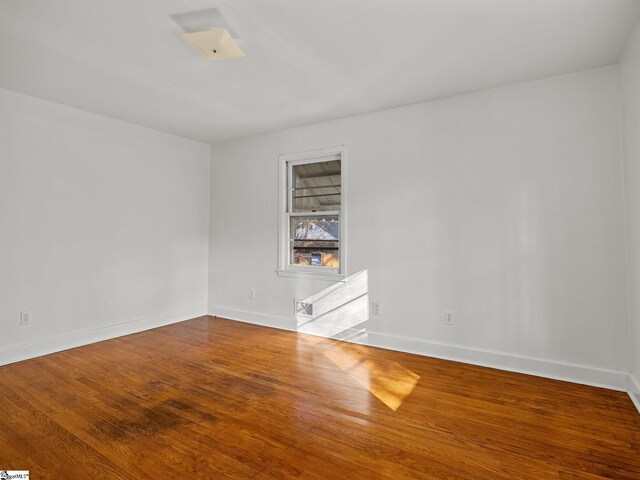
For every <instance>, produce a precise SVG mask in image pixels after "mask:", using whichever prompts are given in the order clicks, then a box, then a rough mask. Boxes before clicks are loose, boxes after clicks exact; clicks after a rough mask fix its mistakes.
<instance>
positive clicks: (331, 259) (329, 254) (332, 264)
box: [291, 241, 340, 268]
mask: <svg viewBox="0 0 640 480" xmlns="http://www.w3.org/2000/svg"><path fill="white" fill-rule="evenodd" d="M292 243H293V245H292V248H291V249H292V252H291V258H292V260H293V261H292V263H293V264H294V265H308V266H314V267H329V268H339V267H340V248H339V244H338V241H333V242H327V241H324V242H311V241H294V242H292Z"/></svg>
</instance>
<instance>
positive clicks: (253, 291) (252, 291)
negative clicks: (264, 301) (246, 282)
mask: <svg viewBox="0 0 640 480" xmlns="http://www.w3.org/2000/svg"><path fill="white" fill-rule="evenodd" d="M249 298H250V299H251V300H255V298H256V289H255V288H250V289H249Z"/></svg>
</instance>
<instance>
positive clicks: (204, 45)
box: [182, 28, 246, 60]
mask: <svg viewBox="0 0 640 480" xmlns="http://www.w3.org/2000/svg"><path fill="white" fill-rule="evenodd" d="M182 38H183V39H184V41H185V42H187V43H188V44H189V45H191V46H192V47H193V48H194V49H195V50H196V51H197V52H198V53H199V54H200V56H201V57H202V58H204V59H205V60H227V59H229V58H240V57H245V56H246V55H245V53H244V52H243V51H242V49H241V48H240V46H239V45H238V43H237V42H236V41H235V40H234V39H233V38H231V35H230V34H229V32H228V31H227V29H226V28H212V29H211V30H205V31H204V32H193V33H185V34H183V35H182Z"/></svg>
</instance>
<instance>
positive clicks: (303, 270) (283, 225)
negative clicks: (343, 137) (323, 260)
mask: <svg viewBox="0 0 640 480" xmlns="http://www.w3.org/2000/svg"><path fill="white" fill-rule="evenodd" d="M336 155H339V156H340V166H341V167H340V177H341V181H340V183H341V185H342V187H341V197H340V199H341V200H340V260H339V264H340V267H339V268H337V269H334V268H329V267H318V266H314V267H312V266H300V265H288V264H287V262H288V257H289V251H288V248H289V223H288V222H289V213H288V212H287V204H288V201H289V198H288V197H289V195H290V194H291V192H290V187H289V185H288V181H289V178H290V175H289V171H288V170H289V169H290V168H291V166H292V165H296V164H304V163H312V162H316V161H320V160H321V159H322V158H323V157H330V156H336ZM346 157H347V152H346V147H345V146H344V145H341V146H338V147H330V148H323V149H320V150H312V151H308V152H300V153H289V154H285V155H280V157H279V162H280V165H279V168H280V171H279V177H278V179H279V181H278V218H279V225H278V226H279V228H278V232H279V234H278V268H277V269H276V272H277V273H278V275H279V276H282V277H298V278H313V279H318V280H334V281H335V280H342V279H344V278H345V277H346V274H347V264H346V258H347V255H346V252H347V235H346V228H345V226H346V218H347V208H346V206H347V196H346V195H345V192H346V190H347V189H346V188H344V186H345V185H346V175H345V173H346V168H345V166H346ZM322 213H325V214H330V213H331V212H322Z"/></svg>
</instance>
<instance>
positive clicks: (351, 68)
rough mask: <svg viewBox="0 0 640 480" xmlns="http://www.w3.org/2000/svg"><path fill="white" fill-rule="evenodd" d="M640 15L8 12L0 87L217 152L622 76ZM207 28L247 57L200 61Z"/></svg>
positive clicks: (57, 7) (449, 3)
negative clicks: (429, 108)
mask: <svg viewBox="0 0 640 480" xmlns="http://www.w3.org/2000/svg"><path fill="white" fill-rule="evenodd" d="M197 11H204V12H203V13H201V14H197V13H195V14H194V13H191V12H197ZM639 15H640V1H638V0H315V1H310V0H58V1H52V0H2V1H1V2H0V87H4V88H7V89H11V90H16V91H19V92H23V93H27V94H29V95H33V96H36V97H41V98H44V99H48V100H53V101H55V102H60V103H63V104H67V105H72V106H75V107H79V108H82V109H85V110H89V111H92V112H96V113H100V114H103V115H107V116H110V117H114V118H118V119H122V120H126V121H129V122H133V123H137V124H140V125H145V126H148V127H152V128H156V129H159V130H163V131H166V132H171V133H175V134H178V135H182V136H185V137H189V138H194V139H198V140H203V141H206V142H209V143H216V142H220V141H224V140H228V139H233V138H239V137H245V136H249V135H254V134H258V133H262V132H267V131H273V130H277V129H281V128H285V127H291V126H296V125H302V124H308V123H313V122H318V121H322V120H329V119H333V118H338V117H344V116H347V115H352V114H357V113H363V112H368V111H373V110H379V109H383V108H388V107H393V106H398V105H404V104H409V103H415V102H419V101H424V100H429V99H435V98H441V97H446V96H450V95H456V94H460V93H466V92H471V91H476V90H480V89H485V88H490V87H496V86H500V85H505V84H510V83H515V82H521V81H526V80H533V79H537V78H543V77H548V76H552V75H557V74H562V73H568V72H572V71H578V70H583V69H587V68H592V67H597V66H601V65H607V64H611V63H615V62H616V61H617V59H618V57H619V56H620V54H621V52H622V50H623V48H624V46H625V44H626V41H627V39H628V38H629V36H630V34H631V32H632V30H633V28H634V26H635V24H636V22H637V21H638V17H639ZM212 23H215V24H212ZM206 27H225V28H227V29H228V30H229V31H230V32H231V33H232V34H233V35H234V36H236V37H237V39H238V43H239V44H240V46H241V48H242V49H243V50H244V51H245V52H246V53H247V57H246V58H242V59H237V60H229V61H223V62H206V61H204V60H202V59H201V58H200V57H199V56H198V55H197V53H196V52H195V51H193V50H191V49H190V47H188V46H187V45H186V44H185V43H184V42H183V41H182V40H181V38H180V34H182V33H184V32H185V30H186V31H189V30H193V29H195V28H206Z"/></svg>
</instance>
